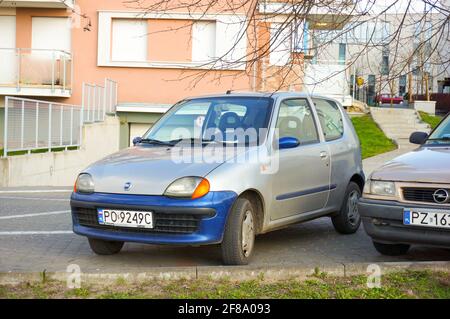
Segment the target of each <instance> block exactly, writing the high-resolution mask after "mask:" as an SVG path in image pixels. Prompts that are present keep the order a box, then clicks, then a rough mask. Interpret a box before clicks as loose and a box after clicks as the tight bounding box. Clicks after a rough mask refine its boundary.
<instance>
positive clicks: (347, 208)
mask: <svg viewBox="0 0 450 319" xmlns="http://www.w3.org/2000/svg"><path fill="white" fill-rule="evenodd" d="M360 197H361V189H360V188H359V186H358V184H356V183H354V182H350V183H349V184H348V186H347V190H346V191H345V197H344V202H343V203H342V207H341V210H340V211H339V213H337V214H336V215H335V216H332V217H331V221H332V222H333V226H334V229H336V231H337V232H338V233H341V234H354V233H355V232H356V231H357V230H358V228H359V226H360V225H361V216H360V215H359V212H358V200H359V198H360Z"/></svg>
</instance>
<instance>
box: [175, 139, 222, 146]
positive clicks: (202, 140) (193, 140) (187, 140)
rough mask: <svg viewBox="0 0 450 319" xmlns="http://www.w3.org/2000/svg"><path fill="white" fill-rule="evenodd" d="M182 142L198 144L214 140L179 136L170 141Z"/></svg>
mask: <svg viewBox="0 0 450 319" xmlns="http://www.w3.org/2000/svg"><path fill="white" fill-rule="evenodd" d="M182 142H189V143H190V144H195V143H199V144H207V143H212V142H215V141H214V140H211V139H204V138H203V139H202V138H196V137H191V138H179V139H176V140H171V141H170V143H172V144H174V145H175V144H178V143H182Z"/></svg>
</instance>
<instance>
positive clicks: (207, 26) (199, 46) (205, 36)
mask: <svg viewBox="0 0 450 319" xmlns="http://www.w3.org/2000/svg"><path fill="white" fill-rule="evenodd" d="M215 57H216V22H215V21H195V22H194V23H193V25H192V61H193V62H208V61H211V60H212V59H214V58H215Z"/></svg>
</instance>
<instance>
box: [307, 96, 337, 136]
mask: <svg viewBox="0 0 450 319" xmlns="http://www.w3.org/2000/svg"><path fill="white" fill-rule="evenodd" d="M312 100H313V102H314V105H315V106H316V110H317V115H318V116H319V120H320V125H321V126H322V130H323V134H324V135H325V140H326V141H333V140H336V139H338V138H341V137H342V135H343V134H344V122H343V119H342V114H341V111H340V110H339V107H338V105H337V104H336V103H335V102H333V101H330V100H325V99H317V98H315V99H312Z"/></svg>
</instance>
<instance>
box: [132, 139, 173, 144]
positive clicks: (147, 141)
mask: <svg viewBox="0 0 450 319" xmlns="http://www.w3.org/2000/svg"><path fill="white" fill-rule="evenodd" d="M139 143H145V144H156V145H164V146H175V144H173V143H172V142H171V141H160V140H155V139H153V138H143V139H142V140H140V141H139Z"/></svg>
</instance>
